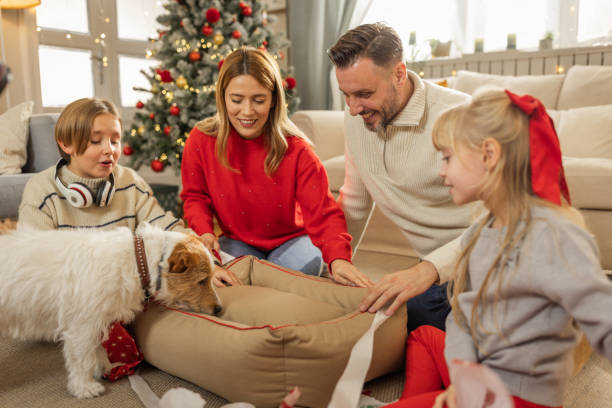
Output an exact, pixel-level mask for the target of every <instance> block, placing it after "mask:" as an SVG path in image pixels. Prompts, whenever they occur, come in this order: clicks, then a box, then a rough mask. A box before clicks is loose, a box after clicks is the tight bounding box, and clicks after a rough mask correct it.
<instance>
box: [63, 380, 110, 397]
mask: <svg viewBox="0 0 612 408" xmlns="http://www.w3.org/2000/svg"><path fill="white" fill-rule="evenodd" d="M68 392H70V393H71V394H72V395H74V396H75V397H77V398H79V399H84V398H93V397H97V396H98V395H101V394H102V393H103V392H104V386H103V385H102V384H100V383H99V382H97V381H93V380H91V381H79V382H78V383H69V384H68Z"/></svg>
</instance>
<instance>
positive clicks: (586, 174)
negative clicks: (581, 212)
mask: <svg viewBox="0 0 612 408" xmlns="http://www.w3.org/2000/svg"><path fill="white" fill-rule="evenodd" d="M563 168H564V170H565V178H566V179H567V184H568V187H569V191H570V198H571V199H572V205H573V206H574V207H576V208H591V209H598V210H612V160H611V159H603V158H578V157H563Z"/></svg>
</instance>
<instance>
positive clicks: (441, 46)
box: [429, 39, 452, 57]
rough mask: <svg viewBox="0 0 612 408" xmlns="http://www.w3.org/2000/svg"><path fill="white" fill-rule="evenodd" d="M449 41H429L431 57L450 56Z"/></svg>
mask: <svg viewBox="0 0 612 408" xmlns="http://www.w3.org/2000/svg"><path fill="white" fill-rule="evenodd" d="M451 43H452V41H451V40H448V41H446V42H440V40H437V39H431V40H429V47H430V48H431V56H432V57H448V56H449V55H450V48H451Z"/></svg>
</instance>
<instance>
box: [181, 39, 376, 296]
mask: <svg viewBox="0 0 612 408" xmlns="http://www.w3.org/2000/svg"><path fill="white" fill-rule="evenodd" d="M216 101H217V114H216V115H215V116H214V117H211V118H208V119H206V120H204V121H202V122H200V123H198V124H197V125H196V127H195V128H194V129H193V130H192V131H191V134H190V136H189V138H188V139H187V143H186V145H185V149H184V151H183V162H182V166H181V174H182V180H183V190H182V192H181V198H182V199H183V201H184V202H185V203H184V213H185V219H186V220H187V221H188V223H189V225H190V226H191V228H193V229H194V230H195V231H196V232H197V233H198V234H200V235H202V238H203V239H204V240H205V242H207V245H208V247H209V248H210V249H211V250H218V249H221V250H223V251H225V252H227V253H229V254H231V255H233V256H241V255H255V256H257V257H259V258H263V259H268V260H269V261H271V262H274V263H276V264H279V265H282V266H286V267H289V268H292V269H295V270H300V271H302V272H304V273H307V274H311V275H317V274H319V272H320V270H321V259H323V260H324V261H325V262H326V263H327V264H329V268H330V271H331V272H332V275H333V277H334V279H336V280H337V281H338V282H340V283H344V284H354V285H358V286H370V285H371V282H370V280H369V279H368V278H367V277H366V276H365V275H363V274H361V273H360V272H359V271H358V270H357V269H356V268H355V267H354V266H353V265H352V264H351V262H350V259H351V247H350V240H351V237H350V235H349V234H348V233H347V231H346V221H345V219H344V215H343V213H342V211H341V210H340V208H339V207H338V205H337V204H336V202H335V200H334V198H333V196H332V195H331V193H330V191H329V187H328V181H327V174H326V173H325V169H324V168H323V165H322V164H321V162H320V160H319V159H318V158H317V156H316V155H315V153H314V152H313V151H312V149H311V148H310V146H309V145H308V142H307V141H306V140H304V136H303V134H302V132H301V131H300V130H299V129H297V128H296V127H295V125H293V123H292V122H291V121H290V120H289V118H288V117H287V110H286V107H285V97H284V91H283V85H282V79H281V76H280V72H279V70H278V66H277V65H276V62H275V61H274V60H273V59H272V58H271V57H270V55H268V54H267V53H265V52H263V51H260V50H257V49H255V48H249V47H243V48H240V49H237V50H235V51H233V52H232V53H231V54H230V55H228V56H227V57H226V58H225V60H224V62H223V65H222V67H221V71H220V72H219V78H218V80H217V88H216ZM213 217H215V218H216V219H217V220H218V222H219V225H220V227H221V230H222V231H223V236H221V238H219V239H217V237H216V235H215V233H214V228H213Z"/></svg>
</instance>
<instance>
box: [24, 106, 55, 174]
mask: <svg viewBox="0 0 612 408" xmlns="http://www.w3.org/2000/svg"><path fill="white" fill-rule="evenodd" d="M58 118H59V113H42V114H38V115H32V116H31V117H30V125H29V126H30V137H29V139H30V140H29V141H28V160H27V162H26V164H25V166H23V172H24V173H38V172H41V171H43V170H45V169H47V168H49V167H51V166H54V165H55V163H57V161H58V160H59V158H60V154H59V148H58V147H57V144H56V143H55V137H54V132H55V123H56V122H57V119H58Z"/></svg>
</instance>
